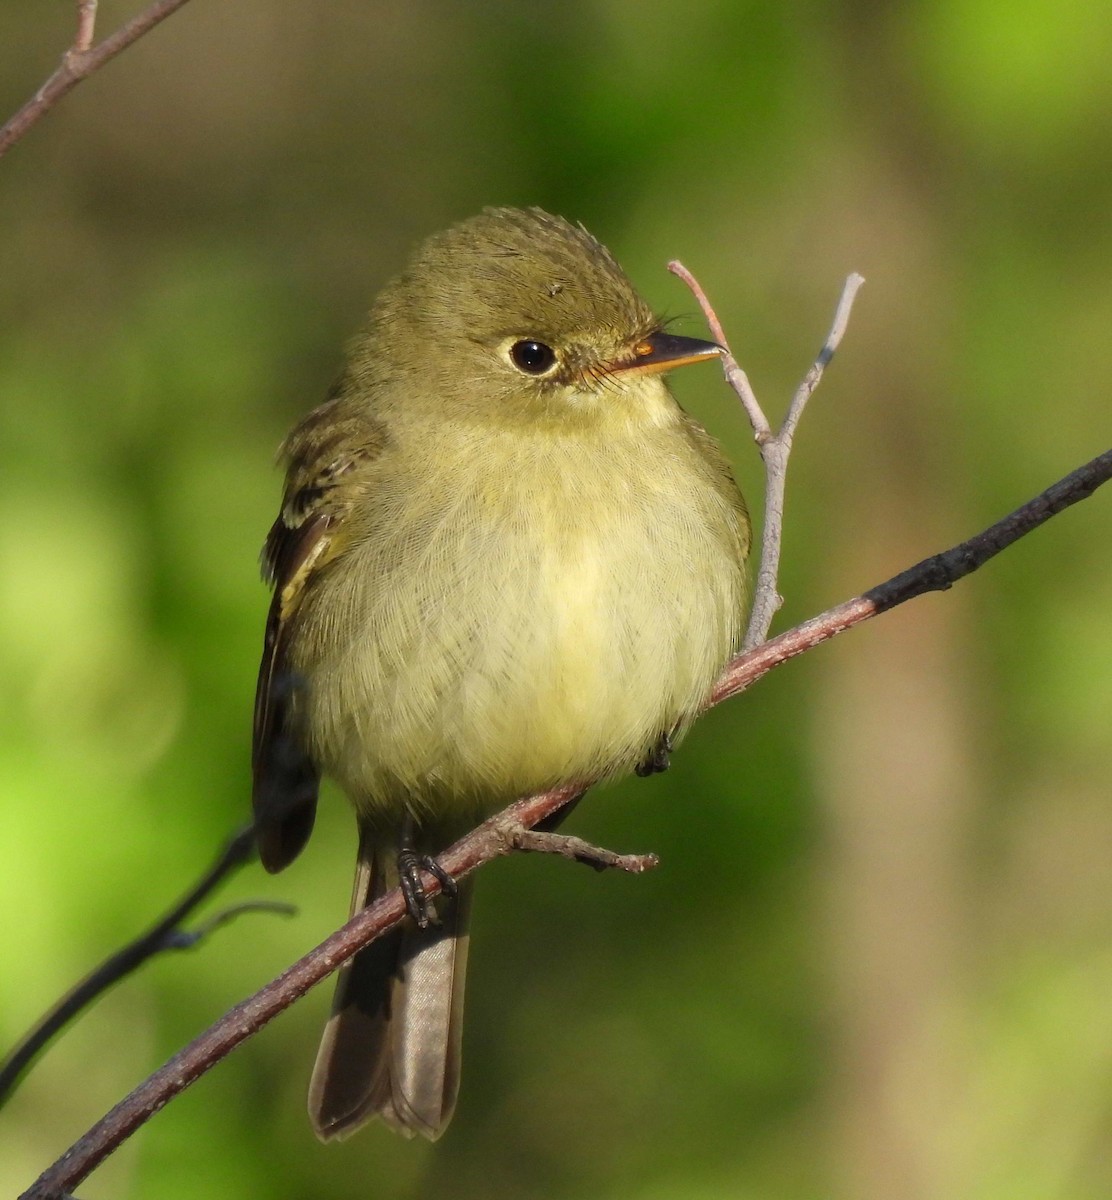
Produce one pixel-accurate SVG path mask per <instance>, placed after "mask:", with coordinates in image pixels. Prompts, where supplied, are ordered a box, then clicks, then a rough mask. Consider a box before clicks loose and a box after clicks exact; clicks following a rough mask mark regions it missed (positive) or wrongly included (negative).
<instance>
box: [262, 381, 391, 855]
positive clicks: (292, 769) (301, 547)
mask: <svg viewBox="0 0 1112 1200" xmlns="http://www.w3.org/2000/svg"><path fill="white" fill-rule="evenodd" d="M336 408H337V402H336V401H331V402H329V403H327V404H324V405H322V406H321V407H320V408H318V409H316V410H315V411H314V412H312V413H310V414H309V416H308V417H307V418H306V419H305V421H304V422H303V423H302V424H301V425H300V426H299V427H298V428H297V429H296V430H294V432H293V434H291V436H290V438H289V439H288V441H287V442H286V445H285V446H284V447H283V455H284V456H285V457H286V458H287V459H288V461H289V469H288V473H287V478H286V494H285V498H284V502H283V505H282V512H281V514H280V515H279V517H278V519H277V520H276V521H275V522H274V524H273V525H272V526H271V529H270V533H269V535H268V536H267V539H266V545H265V546H264V547H263V553H262V566H263V577H264V579H266V580H267V582H269V583H270V584H272V585H273V587H274V597H273V599H272V600H271V603H270V612H269V614H268V616H267V621H266V635H265V638H264V641H263V655H262V662H261V663H260V665H259V681H258V687H257V690H256V692H255V725H254V738H253V744H252V754H251V761H252V768H253V776H254V789H253V806H254V812H255V835H256V840H257V843H258V847H259V857H260V858H261V859H262V863H263V866H264V867H266V869H267V870H268V871H280V870H281V869H282V868H283V867H285V866H288V865H289V863H291V862H292V861H293V860H294V859H295V858H296V857H297V856H298V854H300V853H301V850H302V849H303V848H304V846H305V843H306V842H307V841H308V839H309V835H310V833H311V832H312V830H313V818H314V816H315V814H316V806H317V790H318V787H319V784H320V770H319V769H318V767H317V765H316V764H315V763H314V762H313V760H312V758H311V756H310V754H309V751H308V748H307V747H306V745H305V742H304V737H303V734H302V731H301V729H300V727H299V722H298V720H297V713H298V709H299V708H300V709H302V710H303V708H304V705H303V703H302V704H299V703H298V699H299V694H302V693H303V692H304V689H305V688H306V687H307V686H308V683H307V681H306V680H304V679H300V678H298V676H297V675H296V673H295V672H294V671H293V670H292V669H291V668H290V667H289V664H288V651H289V642H290V637H291V631H292V629H293V627H294V626H295V624H296V614H297V610H298V608H299V606H300V604H301V601H302V598H303V597H304V595H305V593H306V590H307V589H309V588H311V587H312V586H313V584H314V581H315V580H316V579H317V578H318V577H319V574H320V572H321V571H322V570H323V569H324V568H325V566H326V564H327V563H328V562H329V561H330V560H331V559H332V558H333V557H334V556H335V554H336V553H337V550H338V547H339V545H340V543H341V542H342V526H343V519H344V516H345V515H346V513H347V509H348V507H349V505H350V503H351V500H352V498H353V497H354V496H356V495H358V494H359V492H360V488H359V486H357V485H356V484H355V481H353V480H351V479H345V484H346V485H347V486H345V487H343V488H341V487H338V486H337V484H338V481H339V480H340V479H341V478H342V477H345V476H348V475H349V473H350V472H352V471H353V470H354V469H355V468H357V467H359V466H360V465H363V464H366V463H367V462H369V461H371V460H373V459H374V458H376V457H377V456H378V454H379V453H380V452H381V451H382V448H383V447H384V445H385V443H386V438H385V435H384V433H383V431H382V429H381V427H380V426H378V425H377V424H374V423H371V422H370V421H368V420H367V419H366V418H358V419H357V418H351V417H344V416H342V415H341V414H340V413H338V412H337V411H336Z"/></svg>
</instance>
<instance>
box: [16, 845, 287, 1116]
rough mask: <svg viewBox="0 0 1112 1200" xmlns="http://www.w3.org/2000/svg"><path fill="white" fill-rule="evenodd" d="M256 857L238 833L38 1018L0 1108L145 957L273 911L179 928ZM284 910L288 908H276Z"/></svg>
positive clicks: (18, 1052)
mask: <svg viewBox="0 0 1112 1200" xmlns="http://www.w3.org/2000/svg"><path fill="white" fill-rule="evenodd" d="M254 852H255V836H254V832H253V830H252V828H251V826H247V827H246V828H245V829H241V830H240V831H239V833H237V834H236V835H235V836H234V837H233V838H232V839H231V840H230V841H229V842H228V844H227V845H226V846H225V847H224V849H223V850H222V851H221V852H220V856H219V857H218V858H217V860H216V861H215V862H214V863H213V864H212V866H211V867H210V868H209V870H208V871H207V872H206V874H205V875H204V876H203V877H202V878H201V880H200V881H199V882H198V883H197V884H196V885H195V886H194V887H192V888H191V889H190V890H189V891H188V892H187V893H186V894H185V895H184V896H183V897H182V898H181V899H180V900H179V901H178V902H177V904H175V905H174V907H173V908H172V909H170V911H169V912H168V913H166V915H165V916H163V917H161V918H160V919H159V920H158V921H157V922H156V923H155V924H154V925H153V926H151V928H150V929H148V930H147V932H146V933H144V934H142V935H140V936H139V937H137V938H136V939H135V940H134V941H133V942H129V943H128V944H127V945H126V946H124V947H123V948H122V949H121V950H117V951H116V953H115V954H113V955H111V957H109V958H106V959H105V960H104V962H102V963H101V964H100V966H99V967H96V968H95V969H94V970H93V971H91V972H90V973H89V974H88V975H86V976H85V978H84V979H83V980H81V982H80V983H78V984H77V985H76V986H75V987H74V988H73V989H72V990H71V991H69V992H67V994H66V995H65V996H63V997H62V999H61V1000H59V1001H58V1003H57V1004H56V1005H55V1006H54V1007H53V1008H52V1009H51V1010H50V1011H49V1012H48V1013H47V1014H46V1016H44V1017H43V1018H42V1020H41V1021H39V1023H38V1024H37V1025H36V1026H35V1027H34V1028H33V1029H32V1030H31V1031H30V1033H28V1034H27V1036H26V1037H25V1038H24V1039H23V1040H22V1041H21V1042H20V1043H19V1044H18V1045H17V1046H16V1047H15V1049H14V1050H12V1052H11V1053H10V1054H9V1055H8V1057H7V1058H6V1059H4V1061H3V1063H2V1064H0V1107H3V1105H4V1104H5V1102H6V1101H7V1099H8V1097H9V1096H10V1095H11V1093H12V1091H13V1090H14V1089H15V1087H16V1084H17V1083H18V1082H19V1080H20V1078H21V1077H22V1075H23V1072H24V1071H25V1070H26V1069H27V1068H28V1067H29V1066H30V1065H31V1062H32V1061H33V1060H34V1058H35V1057H36V1056H37V1055H38V1054H39V1053H40V1052H41V1051H42V1050H43V1049H44V1048H45V1047H46V1045H47V1044H48V1043H49V1042H50V1040H51V1039H52V1038H54V1037H55V1036H56V1035H57V1034H58V1033H59V1032H60V1031H61V1030H62V1029H63V1028H64V1027H65V1026H66V1025H67V1024H68V1023H69V1022H70V1021H72V1020H73V1019H74V1017H76V1016H77V1014H78V1013H80V1012H81V1011H82V1009H85V1008H87V1007H88V1006H89V1005H90V1004H92V1003H93V1002H94V1001H95V1000H96V999H98V998H99V997H100V996H102V995H103V994H104V993H105V992H106V991H107V990H108V989H109V988H110V987H112V985H113V984H115V983H118V982H119V981H120V980H121V979H122V978H123V977H124V976H125V975H129V974H130V973H131V972H132V971H134V970H135V969H136V968H137V967H139V966H141V965H142V964H143V963H145V962H146V961H147V959H149V958H153V957H154V955H156V954H159V953H161V952H162V951H164V950H184V949H188V948H189V947H191V946H195V945H196V944H197V942H198V941H199V940H200V939H201V938H202V937H204V936H205V935H206V934H207V933H210V932H211V931H212V930H213V929H215V928H216V927H217V926H218V925H222V924H224V923H225V922H226V921H228V920H231V919H232V917H233V916H235V915H237V913H238V912H241V911H247V910H248V909H249V908H255V909H259V908H262V907H266V908H268V909H270V910H271V911H274V909H275V907H276V906H273V905H265V906H264V905H263V904H261V903H259V902H252V903H251V904H241V905H237V906H235V908H234V909H230V910H225V911H224V912H223V913H219V914H217V916H216V917H213V918H211V919H210V920H209V921H207V922H206V923H205V924H204V925H203V926H201V927H200V928H199V929H196V930H193V931H188V930H183V929H182V928H181V924H182V922H183V921H184V920H185V919H186V918H187V917H188V916H189V915H190V913H192V912H194V911H195V910H196V909H197V908H198V907H199V905H200V904H201V903H202V902H203V901H205V900H206V899H207V898H208V897H209V896H210V895H211V894H212V892H213V891H214V890H215V889H216V888H217V887H219V886H220V884H221V883H223V881H224V880H225V879H226V878H227V877H228V876H229V875H230V874H231V873H232V872H233V871H235V870H236V869H238V868H239V867H241V866H243V864H244V863H246V862H249V861H250V860H251V858H252V857H253V856H254ZM277 907H279V908H281V909H283V910H285V911H289V906H288V905H284V906H277Z"/></svg>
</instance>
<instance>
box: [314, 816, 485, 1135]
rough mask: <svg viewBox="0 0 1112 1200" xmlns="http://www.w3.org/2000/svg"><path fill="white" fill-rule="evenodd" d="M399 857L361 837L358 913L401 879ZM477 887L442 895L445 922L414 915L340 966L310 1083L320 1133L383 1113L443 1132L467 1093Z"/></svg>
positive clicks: (341, 1130)
mask: <svg viewBox="0 0 1112 1200" xmlns="http://www.w3.org/2000/svg"><path fill="white" fill-rule="evenodd" d="M395 856H396V850H395V848H394V847H390V848H387V849H383V848H382V847H381V844H380V846H379V848H378V849H377V850H375V849H372V846H371V838H370V837H369V836H368V835H365V834H361V836H360V842H359V864H358V868H357V871H356V876H355V891H354V894H353V895H352V912H353V913H354V912H357V911H358V910H359V909H361V908H363V907H365V906H366V905H367V904H369V903H370V901H372V900H374V899H376V898H377V897H378V896H381V895H382V894H383V893H384V892H386V891H388V890H389V889H390V888H392V887H394V886H396V884H397V866H396V863H395ZM470 885H471V881H470V880H464V881H462V882H461V883H460V885H459V892H458V894H457V896H456V898H455V900H453V901H449V900H447V899H445V900H443V901H441V902H440V904H439V906H438V911H439V912H440V918H441V924H440V925H438V926H433V927H430V928H428V929H418V928H417V927H416V925H414V924H413V922H412V921H406V922H405V923H404V924H403V925H402V926H400V927H399V928H397V929H394V930H392V931H391V932H390V933H388V934H386V936H385V937H382V938H379V939H378V941H376V942H373V943H372V944H371V945H370V946H368V947H367V948H366V949H365V950H361V951H360V952H359V953H358V954H357V955H356V956H355V957H354V958H353V959H352V960H351V962H349V963H348V964H347V965H346V966H345V967H343V968H342V969H341V971H340V974H339V978H338V980H337V983H336V995H335V998H334V1000H333V1002H332V1016H331V1018H330V1020H329V1022H328V1025H327V1027H326V1028H325V1031H324V1037H323V1039H322V1040H321V1046H320V1051H319V1052H318V1054H317V1063H316V1067H315V1068H314V1069H313V1079H312V1082H311V1084H310V1085H309V1116H310V1119H311V1120H312V1123H313V1128H314V1129H315V1130H316V1133H317V1136H318V1137H320V1138H322V1139H324V1140H330V1139H332V1138H342V1137H346V1136H347V1135H348V1134H350V1133H354V1132H355V1130H356V1129H358V1128H359V1127H360V1126H361V1125H363V1124H364V1123H365V1122H366V1121H369V1120H370V1119H371V1118H372V1117H376V1116H377V1117H381V1118H382V1120H383V1121H385V1122H386V1124H387V1125H389V1126H391V1127H392V1128H393V1129H396V1130H397V1131H398V1132H399V1133H402V1134H404V1135H405V1136H407V1137H412V1136H413V1135H414V1134H417V1133H420V1134H422V1135H423V1136H425V1137H427V1138H431V1139H435V1138H438V1137H439V1136H440V1135H441V1134H442V1133H443V1132H444V1130H445V1128H446V1127H447V1125H448V1122H449V1121H450V1120H451V1118H452V1112H453V1110H454V1109H455V1105H456V1095H457V1093H458V1091H459V1064H460V1035H461V1032H462V1029H463V988H464V978H465V975H466V970H467V918H468V914H469V911H470V907H471V886H470Z"/></svg>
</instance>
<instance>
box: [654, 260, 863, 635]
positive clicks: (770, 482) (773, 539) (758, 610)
mask: <svg viewBox="0 0 1112 1200" xmlns="http://www.w3.org/2000/svg"><path fill="white" fill-rule="evenodd" d="M668 270H669V271H671V272H672V274H673V275H677V276H679V278H680V279H682V280H683V281H684V283H686V284H687V286H688V287H689V288H690V289H691V292H692V294H693V295H694V296H695V299H696V300H697V301H698V303H699V307H700V308H701V309H702V310H703V314H704V315H705V316H706V319H707V323H708V324H709V325H710V328H711V332H712V333H713V335H714V339H715V341H716V342H718V343H719V345H720V346H722V348H723V349H724V350H725V353H724V354H723V356H722V369H723V371H724V372H725V375H726V382H727V383H729V385H730V386H731V387H732V388H733V389H734V391H735V392H736V393H737V396H738V399H739V400H740V401H741V404H742V407H743V408H744V409H745V412H746V415H747V416H748V417H749V423H750V424H751V425H752V426H753V438H754V440H755V441H756V443H757V445H758V447H759V448H760V452H761V458H762V459H763V461H764V466H765V501H764V522H763V528H762V530H761V561H760V565H759V567H758V568H757V585H756V587H755V589H754V592H753V608H752V610H751V612H750V614H749V627H748V629H747V630H746V631H745V639H744V641H743V642H742V649H743V650H752V649H753V648H754V647H755V646H759V645H760V644H761V643H762V642H763V641H764V640H765V638H767V637H768V631H769V629H770V628H771V626H772V618H773V617H774V616H775V615H776V613H777V610H778V609H779V608H780V605H781V604H783V602H784V601H783V598H782V597H781V595H780V593H779V591H778V590H777V580H778V578H779V575H780V547H781V545H782V543H783V529H784V489H785V486H786V484H787V473H788V457H789V456H790V454H791V450H792V438H793V437H794V436H795V430H796V426H797V425H798V424H799V418H800V417H801V416H802V415H803V410H804V408H806V406H807V401H808V400H809V399H810V398H811V394H812V393H813V392H814V390H815V388H817V387H818V385H819V381H820V380H821V379H822V373H823V371H824V370H825V369H826V365H827V363H829V362H830V360H831V359H832V358H833V357H834V352H835V350H837V349H838V344H839V343H840V342H841V340H842V335H843V334H844V333H845V331H846V326H847V325H848V324H849V316H850V312H851V311H852V309H853V301H854V299H855V298H856V296H857V292H858V290H859V289H860V287H861V285H862V284H863V283H864V282H865V280H864V279H863V278H862V276H860V275H856V274H854V275H850V276H849V278H848V279H847V280H846V282H845V285H844V287H843V288H842V295H841V298H840V299H839V301H838V307H837V309H836V310H835V313H834V323H833V325H832V326H831V328H830V332H829V333H828V334H827V336H826V341H825V342H824V343H823V347H822V349H821V350H820V351H819V353H818V357H817V358H816V359H815V361H814V363H813V364H812V366H811V369H810V370H809V371H808V372H807V374H806V376H804V379H803V382H802V383H801V384H800V385H799V387H798V388H796V391H795V395H794V396H793V397H792V402H791V404H790V405H788V411H787V414H786V415H785V417H784V421H783V424H781V426H780V429H779V431H778V432H777V433H775V434H774V433H773V432H772V427H771V425H769V422H768V418H767V417H766V416H765V414H764V410H763V409H762V408H761V406H760V404H759V403H758V402H757V397H756V395H755V394H754V392H753V388H752V386H751V385H750V383H749V377H748V376H747V375H746V374H745V372H744V371H743V370H742V369H741V367H740V366H738V363H737V359H735V358H734V356H733V353H732V352H731V350H730V345H729V342H727V340H726V335H725V332H724V331H723V329H722V323H721V322H720V321H719V320H718V316H717V314H716V313H715V311H714V307H713V306H712V305H711V302H710V300H708V299H707V294H706V292H704V291H703V289H702V287H701V286H700V284H699V281H698V280H697V279H696V278H695V276H694V275H692V274H691V272H690V271H689V270H688V269H687V268H686V267H685V266H684V265H683V263H680V262H670V263H669V264H668Z"/></svg>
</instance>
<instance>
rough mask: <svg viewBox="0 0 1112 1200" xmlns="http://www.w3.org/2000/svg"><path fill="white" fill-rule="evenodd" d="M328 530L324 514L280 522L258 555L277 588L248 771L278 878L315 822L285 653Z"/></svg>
mask: <svg viewBox="0 0 1112 1200" xmlns="http://www.w3.org/2000/svg"><path fill="white" fill-rule="evenodd" d="M328 524H329V520H328V516H327V515H326V514H324V513H318V514H317V515H316V516H314V517H311V518H309V520H307V521H305V522H304V524H302V525H301V526H300V527H299V528H297V529H290V528H289V527H288V526H287V525H286V524H285V522H284V520H283V518H282V517H279V518H278V520H277V521H275V522H274V525H273V527H272V528H271V531H270V536H269V537H268V538H267V543H266V550H265V551H264V553H265V554H266V556H267V562H268V563H271V562H272V563H273V569H274V580H275V586H274V597H273V599H272V600H271V602H270V612H269V613H268V614H267V618H266V635H265V637H264V640H263V657H262V662H261V663H260V664H259V682H258V686H257V689H256V691H255V728H254V739H253V744H252V753H251V760H252V762H251V765H252V773H253V776H254V790H253V796H252V801H253V806H254V811H255V836H256V840H257V842H258V847H259V857H260V858H261V859H262V862H263V866H265V867H266V869H267V870H268V871H280V870H281V869H282V868H283V867H285V866H287V865H288V864H289V863H291V862H292V861H293V860H294V859H295V858H296V857H297V856H298V854H300V853H301V850H302V848H303V847H304V845H305V843H306V842H307V841H308V840H309V834H310V833H312V831H313V818H314V816H315V815H316V807H317V788H318V785H319V783H320V773H319V771H318V770H317V768H316V766H315V765H314V764H313V761H312V759H311V758H310V757H309V754H308V752H307V750H306V749H305V747H304V745H303V744H302V742H301V739H300V738H299V737H298V733H297V730H296V727H295V724H294V722H293V721H292V720H291V715H292V711H293V708H294V702H295V698H296V694H297V691H298V689H299V687H302V686H304V685H303V683H301V682H300V681H299V680H298V679H297V678H296V676H295V675H294V674H293V673H292V672H291V671H289V670H288V669H287V666H286V648H287V643H288V640H289V639H288V635H289V628H290V624H289V622H290V617H291V616H292V614H293V611H294V609H295V608H296V602H297V600H298V599H299V598H300V595H299V594H300V591H301V590H302V589H303V588H304V586H305V577H306V575H307V574H308V570H309V569H311V567H309V564H310V563H311V562H312V561H313V560H314V559H317V558H319V556H320V554H321V551H322V550H323V548H324V546H325V545H326V544H327V539H328ZM295 589H296V594H295ZM291 602H292V603H291Z"/></svg>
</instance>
